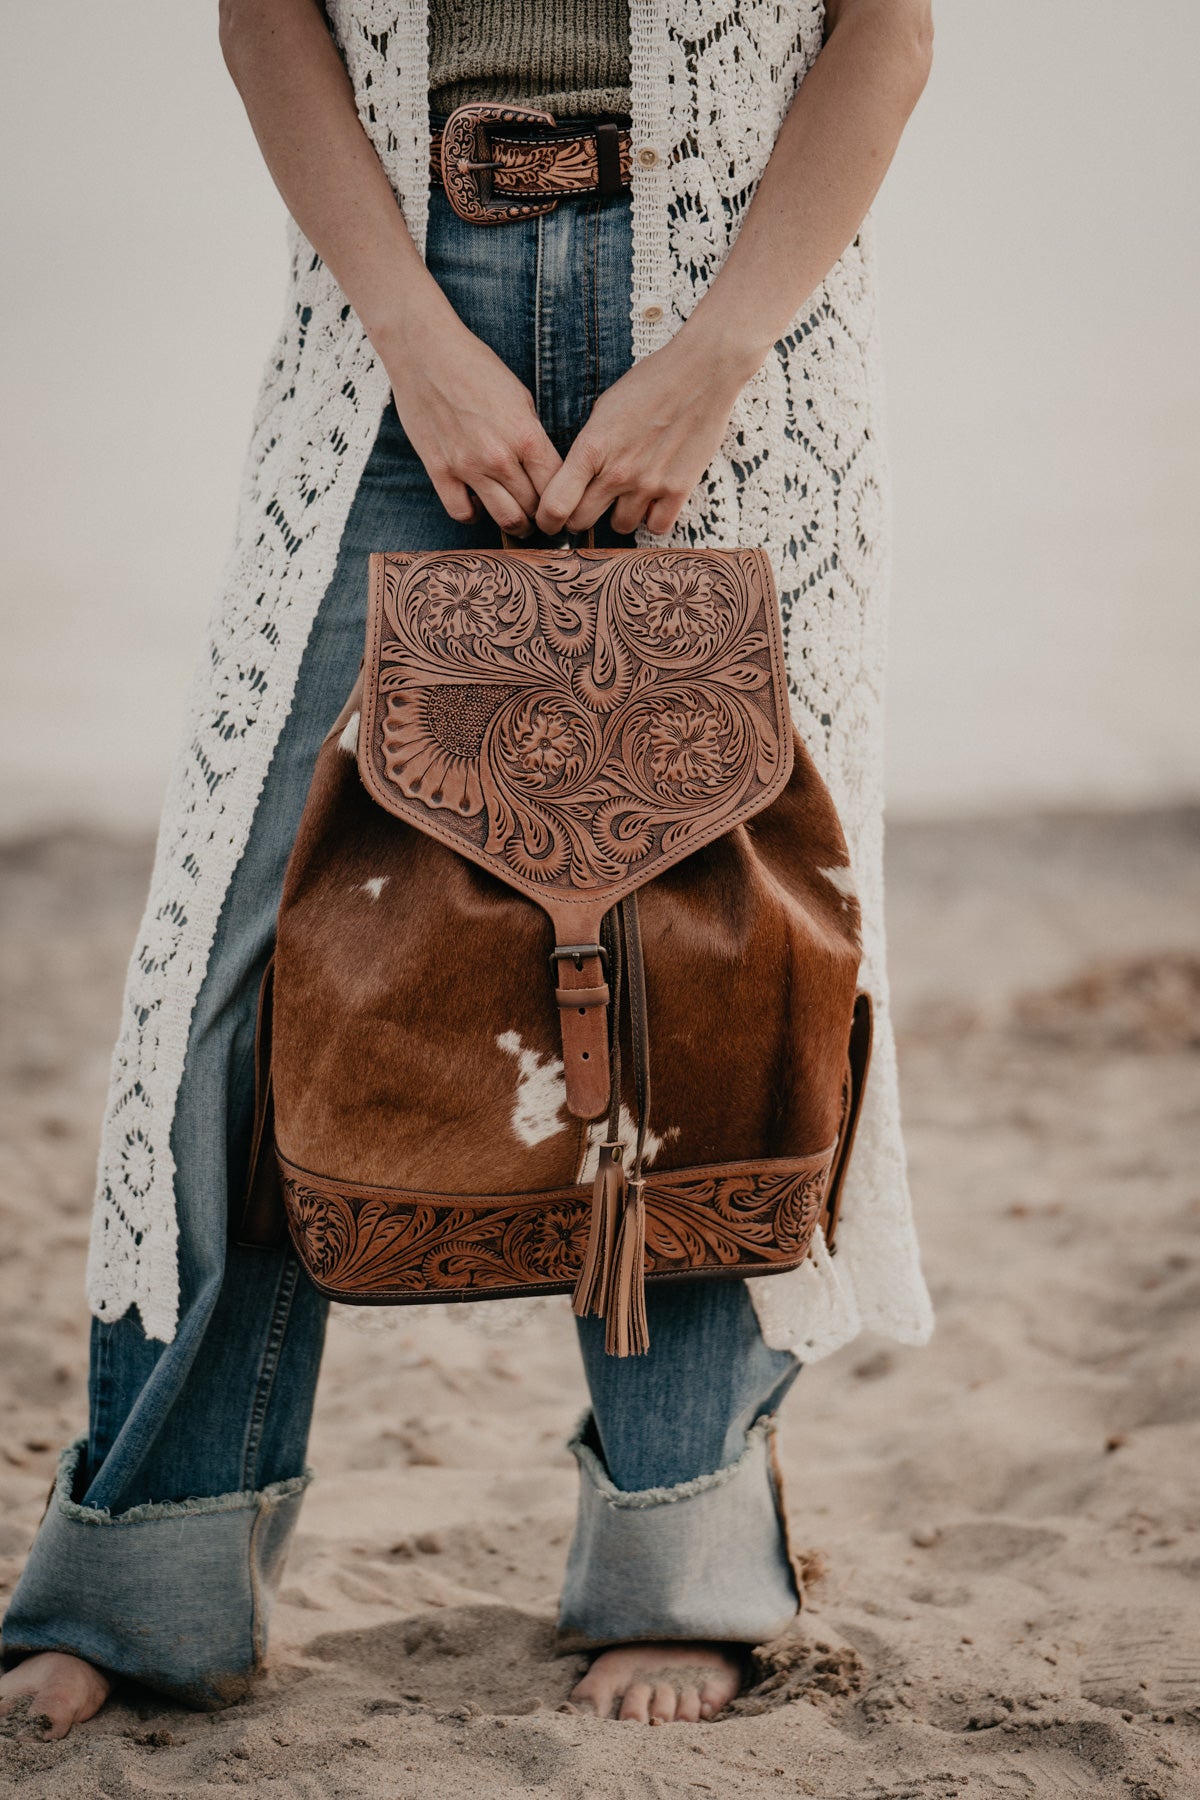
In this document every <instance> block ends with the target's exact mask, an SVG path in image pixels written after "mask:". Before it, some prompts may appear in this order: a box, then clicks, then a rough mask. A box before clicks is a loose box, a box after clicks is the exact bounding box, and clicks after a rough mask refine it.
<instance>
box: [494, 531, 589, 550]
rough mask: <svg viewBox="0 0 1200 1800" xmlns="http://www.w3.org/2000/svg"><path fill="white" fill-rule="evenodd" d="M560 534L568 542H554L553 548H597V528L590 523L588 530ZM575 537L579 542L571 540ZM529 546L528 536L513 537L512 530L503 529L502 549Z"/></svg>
mask: <svg viewBox="0 0 1200 1800" xmlns="http://www.w3.org/2000/svg"><path fill="white" fill-rule="evenodd" d="M534 535H535V536H541V535H542V534H541V533H535V534H534ZM559 536H560V537H561V538H564V539H565V540H566V542H565V543H564V544H561V545H560V544H558V543H553V544H551V545H550V546H549V547H550V548H551V549H556V550H557V549H580V550H594V549H595V548H596V528H595V526H594V525H589V526H588V528H587V530H586V531H562V532H560V533H559ZM573 538H578V539H579V542H578V544H572V541H571V540H572V539H573ZM529 547H530V546H529V540H528V539H527V538H517V537H513V536H512V534H511V533H510V532H507V531H504V530H501V532H500V548H501V549H502V550H527V549H529ZM538 548H542V546H540V545H539V546H538Z"/></svg>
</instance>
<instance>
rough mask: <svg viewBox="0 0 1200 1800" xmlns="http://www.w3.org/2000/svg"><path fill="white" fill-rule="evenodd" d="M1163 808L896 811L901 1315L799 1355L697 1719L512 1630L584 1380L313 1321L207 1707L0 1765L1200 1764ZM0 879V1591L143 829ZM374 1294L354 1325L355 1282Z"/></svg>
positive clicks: (71, 1393) (66, 1290) (145, 1768)
mask: <svg viewBox="0 0 1200 1800" xmlns="http://www.w3.org/2000/svg"><path fill="white" fill-rule="evenodd" d="M1198 827H1200V820H1198V819H1197V817H1196V815H1195V814H1190V815H1189V814H1185V813H1180V812H1175V813H1165V814H1158V815H1140V816H1128V817H1121V816H1096V817H1083V818H1057V819H1027V820H1012V821H1006V822H1002V823H991V824H982V823H976V824H972V823H963V824H953V825H938V826H932V825H931V826H925V827H916V826H909V827H905V828H903V829H901V828H896V829H895V830H894V831H893V832H892V834H891V840H890V849H889V861H890V884H891V931H892V963H893V976H894V981H895V986H896V994H897V1011H898V1019H899V1024H900V1031H901V1069H902V1081H903V1086H904V1095H905V1104H906V1117H907V1129H908V1138H909V1144H910V1150H911V1159H912V1174H913V1185H914V1191H915V1194H916V1201H917V1207H918V1215H919V1222H920V1228H921V1232H922V1239H923V1243H924V1247H925V1258H926V1265H927V1269H928V1273H929V1277H930V1282H931V1286H932V1289H933V1293H934V1299H935V1303H936V1306H937V1310H938V1321H939V1322H938V1330H937V1333H936V1335H935V1337H934V1340H933V1342H932V1344H931V1345H930V1347H929V1348H928V1349H925V1350H906V1349H902V1348H899V1347H898V1346H894V1345H889V1344H887V1343H884V1342H882V1341H880V1340H877V1339H870V1338H862V1339H860V1340H859V1341H858V1342H857V1343H855V1344H853V1345H851V1346H849V1347H848V1348H847V1349H845V1350H844V1351H842V1352H841V1353H840V1354H839V1355H838V1356H836V1357H833V1358H831V1359H829V1360H828V1361H827V1362H824V1363H822V1364H820V1365H815V1366H814V1367H813V1368H811V1369H809V1370H806V1371H805V1372H804V1374H803V1375H802V1376H801V1378H800V1380H799V1381H798V1382H797V1384H796V1386H795V1388H794V1390H793V1392H792V1394H791V1396H790V1397H789V1400H788V1402H787V1405H786V1407H785V1410H784V1419H783V1432H782V1438H783V1442H782V1457H783V1465H784V1470H785V1476H786V1480H787V1484H788V1498H789V1505H790V1511H791V1514H792V1517H793V1521H794V1525H795V1530H796V1533H797V1536H798V1539H799V1541H800V1542H801V1543H802V1544H804V1545H806V1546H808V1547H809V1549H808V1556H809V1563H810V1570H811V1577H812V1580H811V1586H810V1589H809V1605H808V1606H807V1607H806V1610H805V1613H804V1615H803V1620H802V1624H801V1625H800V1627H799V1629H798V1631H797V1632H796V1634H795V1635H794V1637H793V1639H792V1640H791V1641H790V1642H785V1643H783V1644H780V1645H775V1646H772V1647H770V1648H769V1649H768V1650H766V1651H765V1652H764V1654H763V1656H762V1658H761V1659H760V1663H759V1666H758V1669H757V1671H756V1674H757V1685H756V1686H755V1687H754V1688H753V1689H751V1690H750V1691H749V1692H748V1693H747V1694H746V1695H745V1696H744V1697H743V1698H742V1700H741V1701H739V1703H738V1704H737V1706H736V1707H735V1709H734V1711H733V1712H732V1714H731V1715H730V1716H728V1717H726V1718H723V1719H720V1720H716V1721H713V1722H712V1723H710V1724H707V1725H697V1726H672V1727H670V1728H667V1729H664V1730H647V1729H642V1728H638V1727H635V1726H623V1725H617V1724H611V1723H606V1722H601V1721H597V1720H594V1719H590V1718H586V1717H581V1716H579V1715H576V1714H573V1713H571V1712H568V1711H563V1710H561V1709H562V1707H563V1703H564V1701H565V1699H566V1695H567V1693H568V1690H569V1688H570V1686H571V1682H572V1679H573V1677H574V1674H575V1671H576V1669H577V1668H578V1667H579V1666H580V1665H579V1664H578V1663H577V1662H574V1661H572V1660H570V1659H566V1660H563V1659H555V1658H554V1656H553V1654H552V1646H551V1622H552V1618H553V1609H554V1601H555V1593H556V1586H557V1582H558V1579H559V1575H560V1572H561V1567H562V1563H563V1558H564V1555H565V1550H566V1543H567V1537H568V1533H569V1529H570V1523H571V1514H572V1504H573V1493H574V1469H573V1465H572V1463H571V1461H570V1459H569V1457H568V1456H567V1454H566V1452H565V1450H564V1448H563V1440H564V1437H565V1435H566V1433H567V1431H568V1429H569V1427H570V1425H571V1424H572V1422H573V1420H574V1418H575V1416H576V1414H577V1412H578V1411H579V1409H580V1408H581V1406H582V1404H583V1400H584V1390H583V1385H582V1380H581V1376H580V1373H579V1370H578V1366H577V1363H576V1360H575V1358H574V1353H573V1345H572V1327H571V1323H570V1319H569V1315H568V1314H567V1312H566V1310H565V1306H563V1305H561V1304H559V1305H555V1306H553V1307H551V1308H549V1309H547V1310H545V1311H544V1312H543V1313H542V1315H541V1316H540V1317H539V1318H538V1319H537V1320H536V1321H535V1322H534V1323H533V1324H531V1325H530V1326H528V1327H527V1328H525V1329H524V1330H523V1331H522V1332H521V1333H520V1335H519V1336H509V1337H487V1336H481V1335H478V1334H476V1333H473V1332H468V1331H463V1330H462V1329H460V1328H458V1327H456V1326H454V1325H452V1324H450V1323H449V1322H447V1321H446V1320H444V1319H442V1318H438V1317H436V1316H431V1315H428V1314H421V1313H405V1314H396V1315H393V1317H394V1318H395V1320H396V1323H395V1325H394V1327H393V1328H391V1329H377V1330H372V1331H365V1330H361V1329H353V1328H352V1327H351V1326H350V1325H349V1324H348V1322H347V1321H346V1319H345V1317H344V1316H343V1317H341V1318H338V1319H336V1320H335V1321H334V1323H333V1325H332V1327H331V1333H330V1342H329V1349H328V1356H327V1363H326V1367H325V1370H324V1373H323V1378H322V1386H321V1392H320V1398H319V1404H318V1411H317V1417H316V1421H315V1425H314V1432H313V1440H312V1445H311V1460H312V1462H313V1464H314V1465H315V1467H316V1469H317V1471H318V1480H317V1481H316V1482H315V1483H314V1485H313V1488H312V1489H311V1491H310V1494H309V1497H308V1499H307V1501H306V1504H305V1510H304V1514H303V1516H302V1520H301V1529H300V1532H299V1534H298V1537H297V1540H296V1543H295V1548H294V1551H293V1554H292V1556H291V1559H290V1562H289V1564H288V1567H287V1570H286V1573H285V1577H284V1582H283V1588H282V1594H281V1598H280V1603H279V1606H278V1609H277V1613H276V1619H275V1629H274V1636H273V1643H272V1654H271V1666H270V1670H269V1672H268V1673H267V1675H266V1676H265V1677H264V1679H263V1680H262V1682H261V1684H260V1685H259V1686H258V1687H257V1689H256V1691H255V1692H254V1694H253V1695H252V1697H250V1698H249V1699H248V1700H246V1701H244V1702H243V1703H241V1704H240V1705H237V1706H235V1707H233V1708H231V1709H230V1710H228V1711H227V1712H224V1713H221V1714H214V1715H203V1714H197V1713H193V1712H187V1711H184V1710H182V1709H179V1708H176V1707H172V1706H166V1705H162V1704H160V1703H159V1702H158V1701H157V1700H156V1699H155V1698H154V1696H152V1695H147V1694H145V1693H141V1694H126V1695H125V1696H123V1697H122V1698H121V1699H120V1700H119V1701H117V1702H114V1703H111V1704H110V1705H109V1706H108V1707H107V1708H106V1709H105V1710H104V1711H103V1712H102V1713H101V1714H100V1715H99V1717H97V1718H96V1719H95V1720H93V1721H92V1722H91V1723H90V1724H89V1725H87V1726H84V1727H82V1728H80V1729H79V1730H77V1731H76V1732H75V1733H74V1734H73V1735H72V1736H71V1737H70V1738H69V1739H68V1740H67V1741H66V1742H64V1743H62V1744H55V1745H46V1744H41V1743H39V1742H36V1741H34V1740H33V1739H32V1738H31V1737H30V1736H29V1735H28V1731H27V1728H26V1727H24V1726H23V1725H22V1724H21V1722H20V1721H19V1720H18V1721H15V1722H14V1721H12V1720H10V1721H8V1723H7V1724H6V1726H5V1727H4V1730H3V1735H0V1789H3V1791H5V1792H8V1791H17V1790H18V1789H19V1790H20V1791H21V1792H22V1793H27V1794H30V1795H33V1796H37V1797H38V1800H41V1797H42V1796H45V1797H47V1800H51V1797H59V1796H62V1797H67V1796H80V1797H83V1796H86V1797H87V1800H96V1797H98V1796H102V1795H103V1796H107V1797H108V1800H124V1797H126V1796H141V1795H156V1796H193V1795H206V1796H208V1795H219V1794H226V1793H232V1792H233V1791H235V1790H237V1791H241V1792H249V1793H252V1794H255V1795H262V1796H264V1797H265V1796H271V1797H274V1796H281V1797H282V1796H288V1797H291V1796H296V1797H297V1800H300V1797H303V1800H318V1797H321V1800H324V1797H326V1796H328V1797H330V1800H332V1797H334V1796H346V1797H350V1796H355V1797H357V1796H363V1797H364V1800H365V1797H368V1796H369V1797H371V1800H408V1797H409V1796H418V1795H419V1796H426V1795H435V1796H445V1797H447V1800H452V1797H457V1796H470V1797H471V1800H500V1797H507V1796H518V1795H541V1794H546V1795H552V1796H559V1795H561V1796H584V1795H587V1796H598V1797H599V1796H621V1797H624V1796H638V1797H640V1796H646V1797H650V1796H662V1797H664V1800H665V1797H666V1796H675V1795H686V1796H701V1795H705V1794H712V1795H722V1796H725V1795H728V1796H749V1795H768V1796H774V1795H796V1794H809V1795H821V1796H822V1797H823V1800H916V1797H918V1796H919V1797H921V1800H925V1797H928V1800H953V1797H957V1800H984V1797H985V1796H989V1797H990V1796H1019V1797H1024V1796H1028V1795H1038V1796H1046V1797H1047V1800H1071V1797H1073V1796H1081V1797H1086V1800H1185V1797H1191V1796H1195V1795H1196V1794H1197V1793H1200V1605H1198V1604H1197V1601H1198V1598H1200V1501H1198V1500H1197V1497H1196V1494H1197V1490H1196V1479H1195V1471H1196V1466H1197V1463H1196V1452H1197V1438H1198V1435H1200V1434H1198V1428H1197V1420H1198V1417H1200V1386H1198V1384H1197V1365H1198V1361H1200V1343H1198V1336H1197V1326H1196V1315H1197V1302H1198V1301H1200V1248H1198V1242H1197V1240H1198V1237H1200V1191H1198V1185H1197V1175H1196V1169H1197V1161H1198V1159H1197V1155H1196V1151H1197V1111H1198V1108H1197V1075H1198V1072H1200V829H1198ZM0 865H2V871H3V877H4V881H3V907H4V917H3V933H2V936H0V975H2V979H3V989H4V992H3V1004H4V1018H5V1020H6V1022H7V1030H6V1038H5V1044H4V1051H3V1056H4V1064H5V1074H6V1083H5V1092H4V1098H3V1102H2V1114H3V1128H4V1148H3V1181H2V1184H0V1203H2V1205H3V1209H4V1217H3V1225H2V1230H3V1243H4V1246H5V1255H4V1263H3V1271H2V1283H3V1285H2V1288H0V1298H2V1300H3V1310H2V1312H0V1336H2V1345H3V1356H2V1359H0V1408H2V1411H0V1421H2V1424H0V1583H2V1585H3V1588H4V1591H5V1592H7V1591H9V1590H10V1589H11V1585H12V1583H13V1581H14V1580H15V1577H16V1574H17V1572H18V1570H19V1567H20V1563H21V1558H22V1556H23V1554H24V1552H25V1549H26V1547H27V1545H28V1542H29V1539H30V1537H31V1534H32V1532H33V1530H34V1528H35V1526H36V1523H37V1519H38V1517H39V1514H40V1511H41V1507H42V1504H43V1501H44V1497H45V1493H46V1489H47V1486H48V1484H49V1482H50V1479H51V1476H52V1472H53V1465H54V1457H55V1453H56V1450H57V1447H58V1446H59V1444H60V1443H61V1442H63V1441H64V1440H65V1439H66V1438H67V1437H69V1436H72V1435H74V1434H75V1433H76V1432H77V1431H78V1430H79V1429H80V1427H81V1425H82V1422H83V1420H84V1418H85V1407H84V1393H85V1376H86V1356H87V1318H86V1314H85V1311H84V1306H83V1302H82V1297H81V1293H82V1280H83V1261H84V1253H85V1245H86V1235H87V1212H88V1204H89V1198H90V1192H89V1190H90V1180H91V1169H92V1163H93V1157H94V1144H95V1132H96V1125H97V1120H98V1115H99V1109H100V1105H101V1102H102V1097H103V1087H104V1078H105V1071H106V1065H107V1058H108V1052H109V1047H110V1041H111V1036H112V1032H113V1028H114V1022H115V1016H116V1008H117V1002H118V996H119V987H120V981H121V977H122V974H123V967H124V960H125V955H126V952H127V950H128V946H129V940H130V936H131V933H132V930H133V926H134V923H135V918H136V913H137V910H138V906H139V904H140V900H141V897H142V890H143V884H144V881H145V878H146V868H147V850H146V847H145V845H143V844H141V843H136V844H121V843H118V842H114V841H109V840H105V839H99V838H87V837H83V836H71V835H64V836H59V837H57V838H54V839H50V840H44V841H38V842H28V843H25V844H14V845H10V846H9V847H8V848H7V850H5V851H4V853H3V855H2V858H0ZM372 1316H374V1315H372Z"/></svg>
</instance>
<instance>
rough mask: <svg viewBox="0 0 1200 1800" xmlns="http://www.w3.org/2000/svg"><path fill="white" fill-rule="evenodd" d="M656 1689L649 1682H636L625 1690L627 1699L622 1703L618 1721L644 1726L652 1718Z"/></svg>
mask: <svg viewBox="0 0 1200 1800" xmlns="http://www.w3.org/2000/svg"><path fill="white" fill-rule="evenodd" d="M653 1696H654V1689H653V1688H652V1687H651V1686H650V1683H649V1682H648V1681H634V1682H631V1683H630V1685H629V1687H628V1688H626V1690H625V1698H624V1699H623V1700H622V1702H621V1710H620V1712H619V1713H618V1714H617V1717H618V1719H624V1720H630V1719H632V1720H635V1721H636V1722H637V1724H639V1725H644V1724H645V1723H646V1722H647V1720H648V1719H649V1717H650V1702H651V1700H652V1698H653Z"/></svg>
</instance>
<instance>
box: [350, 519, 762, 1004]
mask: <svg viewBox="0 0 1200 1800" xmlns="http://www.w3.org/2000/svg"><path fill="white" fill-rule="evenodd" d="M370 562H371V583H370V613H369V619H368V626H367V649H366V658H365V664H364V670H363V716H362V724H361V728H360V731H359V737H358V760H359V769H360V772H361V775H362V779H363V781H364V783H365V785H366V787H367V790H368V792H369V793H370V794H371V795H372V796H373V797H374V799H375V800H377V801H378V802H379V804H380V805H381V806H384V807H386V808H387V809H388V810H389V811H390V812H392V813H394V814H396V816H397V817H399V818H401V819H404V820H406V821H407V822H408V823H409V824H411V825H415V826H416V827H417V828H418V829H419V830H421V831H424V832H427V833H428V834H429V835H430V836H432V837H435V838H439V839H441V840H442V841H443V842H445V843H447V844H449V845H451V847H452V848H453V849H455V850H457V851H458V852H459V853H460V854H461V855H463V856H466V857H470V858H471V860H472V861H474V862H476V863H480V864H482V866H483V867H484V868H485V869H488V870H490V871H491V873H492V874H493V875H496V876H498V877H499V878H500V879H501V880H502V881H505V882H507V883H508V884H509V885H510V886H511V887H514V888H516V889H518V890H519V891H520V892H522V893H524V894H527V895H529V897H530V898H531V899H533V900H535V901H537V903H538V904H539V905H540V906H542V907H543V908H544V910H545V911H546V912H547V913H548V914H549V915H550V917H551V919H552V920H553V922H554V925H555V932H556V937H557V940H558V942H559V943H560V944H562V943H571V942H579V943H583V942H595V941H596V935H597V932H598V928H599V921H600V918H601V917H602V915H603V914H604V912H606V911H607V910H608V908H609V907H610V906H612V905H613V904H614V902H615V901H617V900H619V899H620V898H621V897H622V896H623V895H625V894H627V893H630V892H631V891H632V890H633V889H635V888H638V887H640V886H641V885H642V884H643V883H644V882H646V881H649V880H650V879H651V878H652V877H653V876H656V875H659V874H661V873H662V872H663V870H664V869H667V868H670V866H671V865H672V864H673V863H676V862H678V861H679V860H680V859H681V858H682V857H685V856H689V855H691V854H692V852H693V851H695V850H698V849H699V848H700V847H701V846H702V845H704V844H707V843H709V842H710V841H711V840H712V839H713V838H716V837H718V836H720V835H721V834H722V833H723V832H726V831H728V830H729V829H730V828H731V827H732V826H733V825H735V824H736V823H737V822H738V821H739V820H741V819H746V818H749V817H750V816H751V815H752V814H754V813H756V812H758V811H760V810H761V809H762V808H763V807H765V806H767V805H768V804H769V803H770V801H771V800H772V799H774V797H775V795H776V794H778V793H779V791H780V790H781V789H782V788H783V786H784V784H785V783H786V781H787V779H788V776H789V774H790V772H791V761H792V742H791V729H790V721H789V714H788V706H787V693H786V687H785V681H784V672H783V648H782V631H781V627H780V620H779V605H778V600H777V597H776V593H775V583H774V579H773V576H772V573H771V566H770V563H769V561H768V559H767V557H766V556H765V555H764V554H763V552H761V551H759V550H692V549H647V550H585V549H579V550H455V551H437V552H426V553H391V552H388V553H381V552H377V553H375V554H373V555H372V557H371V559H370ZM597 975H598V970H597V971H589V979H593V980H594V979H595V977H596V976H597Z"/></svg>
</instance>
